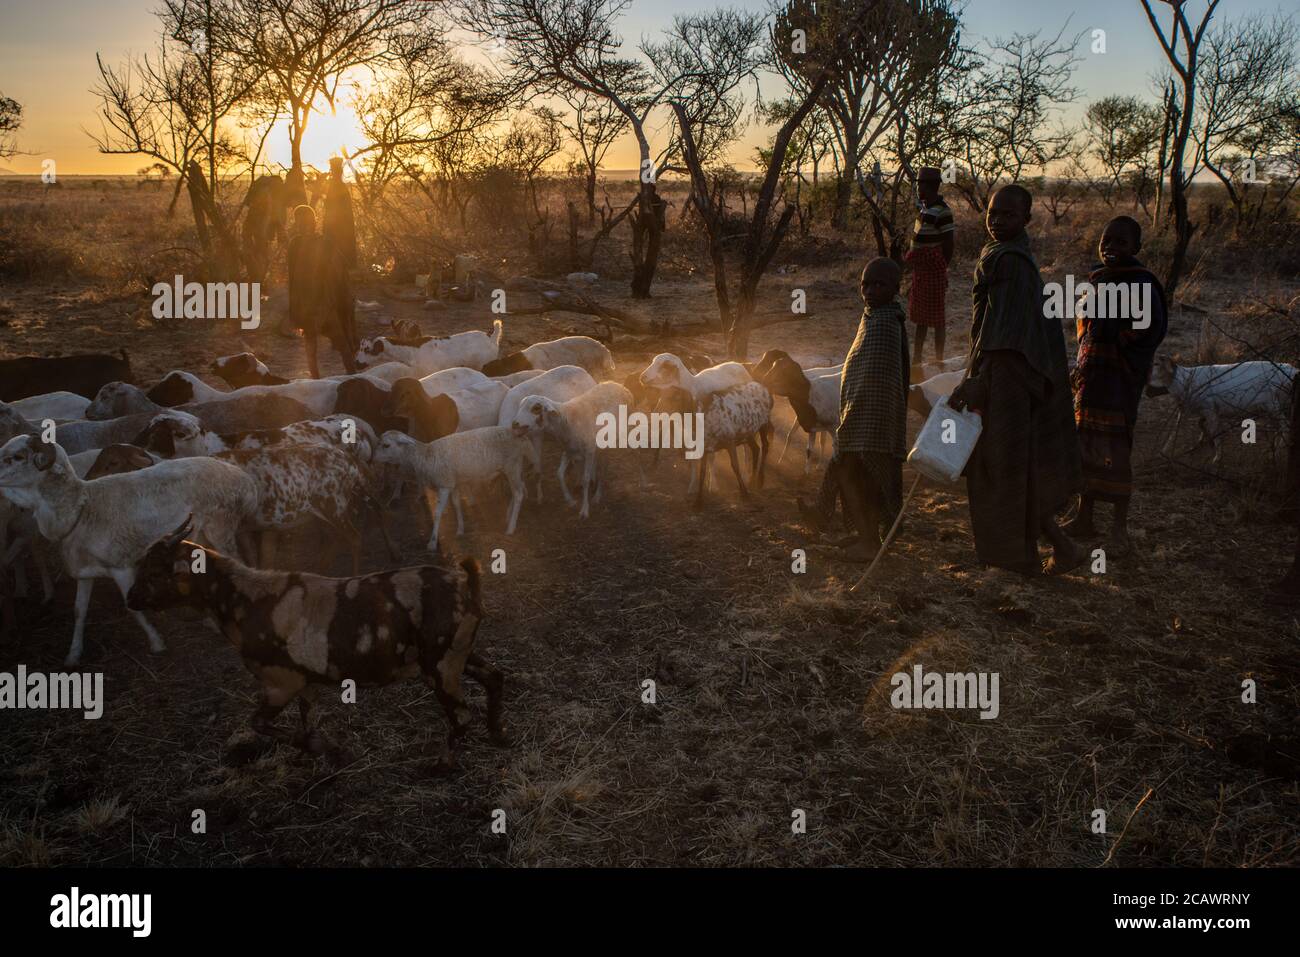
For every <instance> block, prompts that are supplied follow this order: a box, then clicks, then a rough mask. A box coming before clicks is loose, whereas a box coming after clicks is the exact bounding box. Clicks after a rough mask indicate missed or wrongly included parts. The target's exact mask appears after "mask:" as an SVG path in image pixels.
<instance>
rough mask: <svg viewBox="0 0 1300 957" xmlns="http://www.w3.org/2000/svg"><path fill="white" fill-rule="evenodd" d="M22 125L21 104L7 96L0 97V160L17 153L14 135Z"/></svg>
mask: <svg viewBox="0 0 1300 957" xmlns="http://www.w3.org/2000/svg"><path fill="white" fill-rule="evenodd" d="M22 125H23V107H22V104H21V103H19V102H18V101H17V100H12V99H10V98H9V97H7V96H0V159H8V158H9V157H10V156H13V155H15V154H16V153H17V152H18V143H17V141H16V140H15V138H14V134H15V133H16V132H18V129H19V127H21V126H22Z"/></svg>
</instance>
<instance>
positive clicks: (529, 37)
mask: <svg viewBox="0 0 1300 957" xmlns="http://www.w3.org/2000/svg"><path fill="white" fill-rule="evenodd" d="M629 4H630V0H467V2H466V24H467V25H468V26H469V27H470V28H471V29H473V30H474V31H475V32H477V33H478V34H479V35H480V36H482V37H484V38H492V40H493V41H494V42H495V43H497V44H500V47H501V53H500V59H501V63H502V68H503V70H504V71H505V73H506V75H507V76H508V77H509V79H510V82H511V83H512V84H513V85H514V87H515V89H517V90H519V91H525V90H531V91H533V92H535V93H538V94H542V95H550V94H554V93H559V92H561V91H563V90H565V89H566V88H568V89H570V90H573V91H577V92H580V93H588V94H591V95H592V96H595V97H599V98H601V99H604V100H608V101H609V102H610V103H611V104H612V105H613V107H614V108H615V109H616V110H617V111H618V112H619V113H620V114H622V115H623V116H624V117H625V118H626V120H627V124H628V127H629V129H630V131H631V133H632V135H633V137H634V138H635V139H636V143H637V154H638V169H639V170H640V185H639V188H638V193H637V203H636V208H635V209H634V210H633V211H632V213H631V214H630V216H629V219H630V220H631V223H632V250H631V257H632V295H633V296H634V297H635V298H638V299H644V298H647V297H648V296H649V295H650V287H651V285H652V284H653V282H654V274H655V270H656V269H657V268H658V263H659V252H660V249H661V247H662V242H663V230H664V228H665V215H664V214H665V209H666V205H665V203H664V201H663V198H662V197H660V196H659V193H658V189H657V185H656V184H657V182H658V178H659V176H660V174H661V173H663V172H665V171H666V170H667V169H669V164H668V157H669V156H670V154H671V152H672V147H673V145H674V142H673V141H672V140H670V141H669V143H667V144H665V145H663V146H661V147H660V148H659V149H655V148H654V147H652V145H651V141H650V138H651V136H652V135H654V134H655V132H656V131H655V129H654V127H653V126H652V125H651V118H652V115H653V114H655V111H656V110H660V109H661V108H664V107H665V106H666V104H667V101H668V98H669V97H671V96H673V95H674V94H677V93H679V92H680V91H681V90H682V89H684V88H685V84H687V83H692V84H694V85H693V89H694V90H695V91H696V93H697V95H700V96H702V97H706V98H708V97H717V96H720V95H722V94H724V93H725V91H727V90H728V89H729V83H728V80H729V79H731V78H729V77H721V76H716V77H715V76H707V75H703V74H701V73H700V71H701V70H708V69H724V68H727V67H728V65H730V64H734V62H735V61H734V59H733V58H732V57H729V56H728V55H727V53H728V50H727V49H725V48H722V47H713V46H708V47H705V48H704V49H702V50H701V51H700V52H699V55H696V56H693V55H691V54H690V52H689V51H679V52H680V55H674V56H665V55H663V51H662V49H661V48H660V47H659V46H657V45H655V44H651V43H643V44H642V46H641V49H640V51H639V52H640V54H641V58H640V59H633V58H630V57H627V56H625V55H624V50H623V39H622V37H620V36H619V35H618V33H617V32H616V31H615V23H616V22H617V20H618V18H619V17H620V16H621V15H622V14H623V12H624V11H625V10H626V9H627V8H628V6H629ZM748 16H749V15H746V14H736V13H732V12H730V11H719V12H717V13H714V14H708V15H705V16H704V17H696V18H689V22H690V23H691V25H692V26H691V28H692V29H695V30H697V31H698V33H697V39H698V40H700V41H701V42H705V43H709V44H711V43H712V36H713V35H714V34H719V33H721V32H722V31H721V26H722V25H723V24H726V23H727V22H728V21H729V19H730V18H737V19H746V18H747V17H748ZM682 22H685V20H684V19H683V18H679V22H678V24H677V27H675V28H676V29H680V24H681V23H682ZM712 102H713V103H714V106H715V107H717V108H718V109H721V108H722V106H723V103H722V101H721V100H719V99H713V100H712Z"/></svg>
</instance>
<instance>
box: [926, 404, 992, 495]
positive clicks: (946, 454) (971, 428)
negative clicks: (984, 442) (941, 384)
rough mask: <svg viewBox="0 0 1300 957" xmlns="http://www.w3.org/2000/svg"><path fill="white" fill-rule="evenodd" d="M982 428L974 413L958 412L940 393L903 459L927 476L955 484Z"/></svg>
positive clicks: (937, 480) (978, 418) (978, 417)
mask: <svg viewBox="0 0 1300 957" xmlns="http://www.w3.org/2000/svg"><path fill="white" fill-rule="evenodd" d="M982 430H983V423H982V422H981V421H980V414H979V413H978V412H973V411H971V410H970V409H966V410H963V411H961V412H958V411H957V410H956V409H954V408H953V407H952V406H950V405H949V404H948V397H947V396H944V397H943V398H941V399H940V400H939V401H938V402H936V403H935V404H934V408H933V409H931V410H930V417H929V418H928V419H926V420H925V425H923V426H921V431H920V432H918V433H917V436H916V444H915V445H914V446H912V451H911V452H909V453H907V461H908V463H909V464H910V465H911V466H912V468H914V469H916V470H917V471H918V472H920V473H921V474H922V475H924V476H925V477H926V478H928V479H933V480H934V481H936V482H945V483H948V484H952V483H955V482H957V481H958V480H959V479H960V478H961V472H962V469H964V468H965V467H966V463H967V462H969V461H970V456H971V453H972V452H974V451H975V443H976V442H978V441H979V437H980V432H981V431H982Z"/></svg>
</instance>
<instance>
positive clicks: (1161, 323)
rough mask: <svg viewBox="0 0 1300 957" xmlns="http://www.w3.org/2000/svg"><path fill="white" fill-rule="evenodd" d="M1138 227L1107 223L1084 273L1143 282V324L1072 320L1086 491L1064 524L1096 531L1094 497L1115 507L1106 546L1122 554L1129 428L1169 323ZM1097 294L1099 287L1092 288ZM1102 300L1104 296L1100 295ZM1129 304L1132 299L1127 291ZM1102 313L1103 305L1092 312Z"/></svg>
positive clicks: (1084, 532) (1125, 221)
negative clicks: (1092, 264) (1143, 258)
mask: <svg viewBox="0 0 1300 957" xmlns="http://www.w3.org/2000/svg"><path fill="white" fill-rule="evenodd" d="M1141 249H1142V227H1141V226H1139V225H1138V223H1137V221H1136V220H1133V219H1130V218H1129V217H1128V216H1116V217H1115V218H1114V219H1112V220H1111V221H1110V222H1109V223H1107V224H1106V228H1105V230H1104V231H1103V232H1102V234H1101V241H1100V243H1098V246H1097V254H1098V255H1099V256H1100V257H1101V263H1100V264H1099V265H1098V266H1097V268H1096V269H1094V270H1093V271H1092V272H1091V273H1090V274H1089V275H1088V281H1089V282H1090V283H1092V284H1093V286H1094V288H1095V287H1097V286H1098V285H1099V284H1103V283H1105V284H1108V283H1124V284H1126V285H1127V284H1138V283H1140V284H1145V285H1149V286H1150V287H1151V295H1150V298H1149V299H1148V300H1147V301H1149V302H1150V303H1151V314H1150V315H1149V316H1148V317H1146V318H1147V319H1149V324H1148V325H1147V326H1146V328H1144V329H1135V328H1134V327H1133V325H1134V322H1135V321H1137V320H1138V319H1139V318H1140V317H1137V316H1132V317H1120V316H1099V317H1080V318H1079V319H1078V320H1077V332H1078V337H1079V354H1078V364H1077V366H1076V369H1075V373H1074V419H1075V423H1076V425H1077V427H1078V431H1079V449H1080V452H1081V453H1082V455H1083V497H1082V499H1081V501H1080V503H1079V514H1078V516H1077V517H1076V518H1075V519H1074V521H1073V522H1071V523H1070V524H1069V525H1067V526H1066V531H1067V532H1069V533H1070V534H1071V535H1073V536H1075V537H1076V538H1090V537H1092V536H1095V535H1096V534H1097V530H1096V528H1095V527H1094V525H1093V508H1094V506H1095V504H1096V503H1097V502H1098V501H1102V502H1112V503H1114V505H1115V519H1114V524H1113V526H1112V529H1111V536H1110V540H1109V542H1108V543H1107V546H1106V547H1107V551H1110V552H1111V553H1112V554H1116V555H1124V554H1127V552H1128V551H1129V549H1130V547H1131V546H1130V543H1129V537H1128V506H1129V501H1130V499H1131V498H1132V495H1133V469H1132V464H1131V458H1132V453H1133V430H1134V427H1135V426H1136V425H1137V414H1138V403H1139V402H1141V400H1142V387H1143V386H1144V385H1146V381H1147V377H1148V376H1149V375H1150V374H1151V363H1152V362H1154V361H1155V356H1156V349H1157V348H1159V346H1160V343H1161V342H1162V341H1163V340H1164V338H1165V331H1166V330H1167V329H1168V313H1167V312H1166V309H1165V294H1164V290H1163V289H1162V288H1161V287H1160V282H1159V280H1157V279H1156V277H1155V276H1153V275H1152V274H1151V273H1149V272H1148V271H1147V270H1146V269H1145V268H1144V267H1143V265H1142V264H1141V263H1140V262H1138V260H1137V254H1138V252H1140V251H1141ZM1097 291H1098V293H1100V290H1097ZM1098 298H1099V299H1100V298H1101V297H1100V296H1098ZM1128 301H1129V302H1133V301H1134V297H1133V295H1132V294H1130V295H1129V297H1128ZM1092 311H1101V310H1092Z"/></svg>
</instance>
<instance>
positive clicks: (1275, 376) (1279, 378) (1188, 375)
mask: <svg viewBox="0 0 1300 957" xmlns="http://www.w3.org/2000/svg"><path fill="white" fill-rule="evenodd" d="M1296 371H1297V370H1296V368H1295V366H1292V365H1288V364H1287V363H1285V362H1266V361H1263V360H1255V361H1251V362H1235V363H1226V364H1221V365H1210V366H1180V365H1178V364H1177V363H1176V362H1174V360H1173V359H1171V358H1170V357H1169V356H1167V355H1160V356H1157V357H1156V360H1155V363H1154V365H1153V366H1152V368H1151V377H1150V379H1149V380H1148V381H1147V389H1146V392H1147V395H1148V396H1157V395H1164V394H1165V393H1166V392H1167V393H1169V394H1170V395H1172V396H1173V397H1174V401H1175V402H1176V403H1177V405H1178V411H1177V413H1176V415H1175V417H1174V427H1173V429H1172V430H1171V431H1170V433H1169V439H1168V441H1166V443H1165V446H1164V453H1165V454H1166V455H1169V454H1170V453H1171V452H1172V451H1173V447H1174V442H1175V440H1176V439H1177V438H1178V426H1179V425H1180V424H1181V423H1182V421H1183V413H1184V412H1190V413H1191V414H1192V415H1195V416H1196V417H1197V418H1199V419H1200V422H1201V435H1200V438H1199V440H1198V441H1197V443H1196V448H1200V447H1201V446H1202V445H1204V444H1205V442H1206V441H1207V440H1208V441H1210V442H1212V443H1213V445H1214V460H1213V464H1214V465H1218V464H1219V459H1220V458H1222V456H1223V426H1222V425H1221V423H1223V422H1224V421H1232V420H1238V421H1239V420H1241V419H1242V418H1246V417H1250V416H1253V415H1260V416H1266V417H1270V418H1276V419H1284V418H1285V417H1286V416H1287V414H1288V409H1289V406H1290V402H1291V389H1292V383H1293V381H1294V379H1295V377H1296ZM1281 440H1282V434H1281V433H1279V435H1278V441H1279V442H1280V441H1281Z"/></svg>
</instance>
